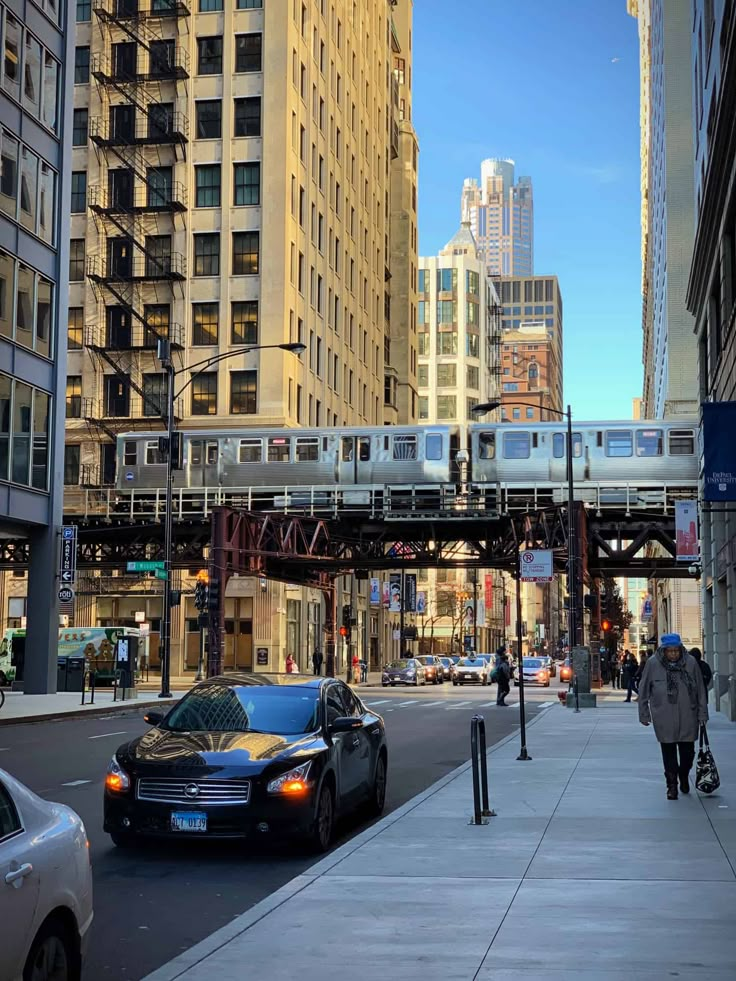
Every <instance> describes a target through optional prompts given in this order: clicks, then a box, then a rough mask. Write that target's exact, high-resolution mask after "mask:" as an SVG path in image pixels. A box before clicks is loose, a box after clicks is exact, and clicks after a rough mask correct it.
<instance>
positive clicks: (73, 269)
mask: <svg viewBox="0 0 736 981" xmlns="http://www.w3.org/2000/svg"><path fill="white" fill-rule="evenodd" d="M83 279H84V239H83V238H73V239H72V240H71V241H70V243H69V280H70V282H72V283H80V282H81V281H82V280H83Z"/></svg>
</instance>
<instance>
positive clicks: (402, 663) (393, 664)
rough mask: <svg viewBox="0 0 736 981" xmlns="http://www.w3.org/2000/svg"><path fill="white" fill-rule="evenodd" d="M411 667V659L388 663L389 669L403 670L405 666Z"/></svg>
mask: <svg viewBox="0 0 736 981" xmlns="http://www.w3.org/2000/svg"><path fill="white" fill-rule="evenodd" d="M410 667H412V662H411V661H392V662H391V663H390V664H389V668H390V669H391V671H405V670H406V668H410Z"/></svg>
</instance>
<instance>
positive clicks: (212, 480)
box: [189, 439, 219, 487]
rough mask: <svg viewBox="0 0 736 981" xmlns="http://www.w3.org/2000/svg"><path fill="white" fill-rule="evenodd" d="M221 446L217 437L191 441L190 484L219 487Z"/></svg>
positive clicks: (192, 485)
mask: <svg viewBox="0 0 736 981" xmlns="http://www.w3.org/2000/svg"><path fill="white" fill-rule="evenodd" d="M218 458H219V447H218V443H217V440H216V439H191V440H190V441H189V486H190V487H217V485H218V483H219V480H218V473H217V462H218Z"/></svg>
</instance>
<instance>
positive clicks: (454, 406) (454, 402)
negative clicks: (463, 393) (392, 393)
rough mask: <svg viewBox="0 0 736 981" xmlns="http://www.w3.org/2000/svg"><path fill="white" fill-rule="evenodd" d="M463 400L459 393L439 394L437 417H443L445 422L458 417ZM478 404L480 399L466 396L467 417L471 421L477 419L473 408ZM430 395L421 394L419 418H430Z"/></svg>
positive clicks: (435, 415)
mask: <svg viewBox="0 0 736 981" xmlns="http://www.w3.org/2000/svg"><path fill="white" fill-rule="evenodd" d="M461 403H462V400H461V399H460V400H459V399H458V397H457V395H438V396H437V400H436V406H437V407H436V411H435V414H434V417H435V419H441V420H443V422H445V421H451V420H454V419H457V418H458V404H461ZM476 405H478V399H476V398H472V397H471V398H466V399H465V418H466V419H467V420H470V421H473V422H474V421H475V419H476V417H475V414H474V413H473V409H474V408H475V406H476ZM429 417H430V412H429V396H427V395H420V396H419V419H420V420H421V419H429Z"/></svg>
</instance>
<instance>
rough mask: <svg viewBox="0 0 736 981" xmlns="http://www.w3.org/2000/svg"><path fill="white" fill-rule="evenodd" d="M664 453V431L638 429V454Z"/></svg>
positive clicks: (655, 454)
mask: <svg viewBox="0 0 736 981" xmlns="http://www.w3.org/2000/svg"><path fill="white" fill-rule="evenodd" d="M663 453H664V433H663V432H662V430H661V429H637V431H636V455H637V456H662V454H663Z"/></svg>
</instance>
